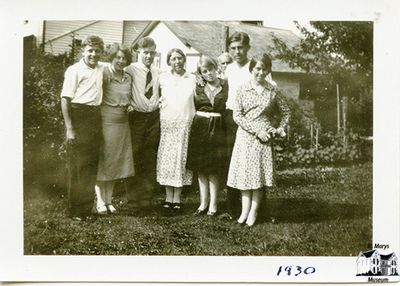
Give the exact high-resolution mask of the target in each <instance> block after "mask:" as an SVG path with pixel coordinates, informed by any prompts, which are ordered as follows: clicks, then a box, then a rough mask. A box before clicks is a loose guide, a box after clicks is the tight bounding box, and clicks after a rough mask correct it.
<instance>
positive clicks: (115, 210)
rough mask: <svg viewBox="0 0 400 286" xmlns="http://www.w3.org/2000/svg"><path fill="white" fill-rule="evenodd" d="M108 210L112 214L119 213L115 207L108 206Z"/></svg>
mask: <svg viewBox="0 0 400 286" xmlns="http://www.w3.org/2000/svg"><path fill="white" fill-rule="evenodd" d="M107 209H108V211H109V212H110V213H112V214H115V213H116V212H117V209H116V208H114V206H113V205H107Z"/></svg>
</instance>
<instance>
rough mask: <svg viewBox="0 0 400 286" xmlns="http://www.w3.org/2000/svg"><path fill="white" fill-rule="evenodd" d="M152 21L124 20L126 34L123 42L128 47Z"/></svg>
mask: <svg viewBox="0 0 400 286" xmlns="http://www.w3.org/2000/svg"><path fill="white" fill-rule="evenodd" d="M149 23H150V21H124V34H123V39H122V43H123V44H124V45H126V46H128V47H130V46H131V44H132V42H133V41H134V40H135V39H136V38H137V37H138V36H139V34H140V33H141V32H142V31H143V30H144V28H145V27H146V26H147V25H148V24H149Z"/></svg>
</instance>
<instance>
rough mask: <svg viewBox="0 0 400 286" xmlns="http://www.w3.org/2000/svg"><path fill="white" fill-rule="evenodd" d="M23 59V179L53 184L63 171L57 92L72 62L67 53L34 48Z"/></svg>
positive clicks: (59, 90)
mask: <svg viewBox="0 0 400 286" xmlns="http://www.w3.org/2000/svg"><path fill="white" fill-rule="evenodd" d="M24 61H25V62H26V63H28V64H26V65H25V66H24V83H23V139H24V179H25V182H26V183H29V182H33V181H37V182H39V181H41V182H39V183H45V184H47V183H50V184H51V185H54V184H56V183H57V180H58V179H57V178H60V172H62V173H64V168H63V166H64V164H63V161H62V159H63V155H64V154H65V146H64V144H63V141H64V128H63V118H62V113H61V105H60V92H61V88H62V82H63V75H64V71H65V69H66V66H68V65H69V64H71V62H70V59H69V57H68V56H67V55H61V56H53V55H45V54H41V53H35V52H33V53H32V54H31V55H30V59H29V61H27V59H24ZM49 175H50V177H49ZM51 177H54V178H53V179H55V180H53V179H52V178H51ZM61 177H63V176H62V175H61Z"/></svg>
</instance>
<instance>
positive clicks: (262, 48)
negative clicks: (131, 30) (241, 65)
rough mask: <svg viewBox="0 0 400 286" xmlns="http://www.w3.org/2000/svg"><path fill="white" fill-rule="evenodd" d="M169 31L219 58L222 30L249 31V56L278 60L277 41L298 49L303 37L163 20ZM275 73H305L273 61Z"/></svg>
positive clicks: (233, 25)
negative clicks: (264, 54)
mask: <svg viewBox="0 0 400 286" xmlns="http://www.w3.org/2000/svg"><path fill="white" fill-rule="evenodd" d="M162 23H164V24H165V25H166V26H167V27H168V29H170V30H171V32H172V33H174V34H175V36H176V37H177V38H178V39H179V40H180V41H181V42H182V43H183V44H185V45H189V46H191V47H193V48H194V49H195V50H197V51H199V52H200V53H201V54H204V55H208V56H211V57H213V58H217V57H218V56H219V55H220V54H221V53H222V52H223V51H222V31H223V28H224V27H228V29H229V35H231V34H233V33H234V32H245V33H247V34H248V35H249V37H250V46H251V48H250V50H249V53H248V55H249V57H254V56H260V55H261V54H262V53H265V52H267V53H269V54H270V55H271V57H272V58H273V57H274V54H275V53H274V50H273V46H274V43H273V40H272V39H273V38H272V36H273V35H275V36H276V37H278V38H280V39H282V40H283V41H284V42H285V43H286V44H287V45H289V46H294V45H295V44H297V43H298V42H299V41H300V38H299V37H298V36H297V35H296V34H294V33H293V32H292V31H289V30H285V29H277V28H270V27H263V26H257V25H251V24H243V23H240V22H233V21H162ZM156 24H158V22H152V23H150V24H149V25H148V28H147V29H145V30H144V32H143V33H142V34H141V35H140V36H146V35H148V34H149V33H150V32H151V30H152V29H154V27H155V26H156ZM272 70H273V71H274V72H288V73H302V70H301V69H299V68H291V67H289V65H288V64H287V63H285V62H283V61H280V60H277V59H275V60H272Z"/></svg>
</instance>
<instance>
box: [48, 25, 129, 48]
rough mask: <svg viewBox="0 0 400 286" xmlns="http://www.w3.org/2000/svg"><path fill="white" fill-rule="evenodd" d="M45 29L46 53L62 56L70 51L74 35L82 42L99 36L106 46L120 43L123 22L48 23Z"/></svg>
mask: <svg viewBox="0 0 400 286" xmlns="http://www.w3.org/2000/svg"><path fill="white" fill-rule="evenodd" d="M82 27H83V28H82ZM44 29H45V31H44V35H45V41H44V42H45V52H47V53H52V54H61V53H65V52H69V51H70V49H71V47H70V45H71V43H72V37H71V36H72V33H74V34H75V38H76V39H80V40H83V39H84V38H85V37H86V36H89V35H97V36H99V37H101V38H102V39H103V41H104V43H105V44H106V45H107V44H111V43H114V42H117V43H120V42H121V41H122V32H123V21H46V24H45V26H44ZM60 36H62V37H60ZM57 37H60V38H57ZM53 39H55V40H53Z"/></svg>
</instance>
